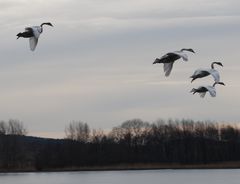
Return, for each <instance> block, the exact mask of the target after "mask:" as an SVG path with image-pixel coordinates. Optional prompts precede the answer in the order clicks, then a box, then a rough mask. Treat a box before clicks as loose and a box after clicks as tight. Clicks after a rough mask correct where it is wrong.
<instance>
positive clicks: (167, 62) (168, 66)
mask: <svg viewBox="0 0 240 184" xmlns="http://www.w3.org/2000/svg"><path fill="white" fill-rule="evenodd" d="M183 51H189V52H193V53H195V52H194V50H193V49H181V50H180V51H175V52H169V53H167V54H165V55H164V56H162V57H161V58H160V59H159V58H156V59H155V61H154V62H153V64H156V63H163V70H164V72H165V76H166V77H168V76H169V75H170V73H171V71H172V67H173V63H174V62H175V61H176V60H178V59H180V58H182V59H183V61H188V56H187V54H186V53H184V52H183Z"/></svg>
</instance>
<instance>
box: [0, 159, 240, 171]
mask: <svg viewBox="0 0 240 184" xmlns="http://www.w3.org/2000/svg"><path fill="white" fill-rule="evenodd" d="M166 169H173V170H194V169H240V161H238V162H221V163H211V164H152V163H151V164H119V165H109V166H82V167H69V168H54V169H53V168H50V169H41V170H37V169H35V168H25V169H0V173H31V172H36V173H37V172H81V171H137V170H166Z"/></svg>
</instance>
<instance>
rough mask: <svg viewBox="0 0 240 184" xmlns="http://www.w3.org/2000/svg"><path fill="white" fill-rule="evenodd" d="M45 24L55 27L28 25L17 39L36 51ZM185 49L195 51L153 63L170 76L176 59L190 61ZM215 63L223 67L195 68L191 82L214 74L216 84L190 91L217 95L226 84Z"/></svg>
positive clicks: (173, 55) (172, 55) (48, 23)
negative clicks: (217, 91)
mask: <svg viewBox="0 0 240 184" xmlns="http://www.w3.org/2000/svg"><path fill="white" fill-rule="evenodd" d="M44 25H48V26H52V27H53V25H52V24H51V23H50V22H45V23H42V24H41V25H40V26H32V27H26V28H25V31H24V32H22V33H18V34H17V35H16V36H17V39H19V38H20V37H22V38H29V45H30V49H31V50H32V51H34V50H35V49H36V46H37V43H38V39H39V37H40V34H41V33H42V32H43V26H44ZM184 51H188V52H192V53H195V52H194V50H193V49H186V48H184V49H181V50H180V51H174V52H169V53H167V54H165V55H164V56H162V57H161V58H156V59H155V61H154V62H153V64H157V63H159V64H160V63H163V70H164V72H165V76H166V77H168V76H169V75H170V73H171V71H172V68H173V64H174V62H175V61H176V60H178V59H180V58H182V59H183V61H188V56H187V54H186V53H185V52H184ZM215 64H216V65H220V66H222V67H223V65H222V63H221V62H213V63H212V64H211V68H210V69H197V70H195V72H194V73H193V75H192V76H190V78H192V81H191V82H193V81H194V80H196V79H198V78H203V77H206V76H209V75H212V77H213V79H214V81H215V82H214V84H213V85H212V86H199V87H198V88H193V89H192V90H191V91H190V92H191V93H193V94H195V93H199V95H200V97H202V98H204V96H205V95H206V93H207V92H209V94H210V95H211V96H212V97H215V96H216V89H215V85H216V84H220V85H225V84H224V83H223V82H220V76H219V72H218V71H217V70H216V69H215V68H214V65H215Z"/></svg>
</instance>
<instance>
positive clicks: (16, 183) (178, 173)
mask: <svg viewBox="0 0 240 184" xmlns="http://www.w3.org/2000/svg"><path fill="white" fill-rule="evenodd" d="M0 183H1V184H48V183H49V184H125V183H129V184H175V183H176V184H188V183H189V184H208V183H209V184H239V183H240V169H227V170H225V169H216V170H215V169H213V170H208V169H207V170H198V169H195V170H147V171H145V170H141V171H97V172H95V171H81V172H42V173H7V174H6V173H3V174H0Z"/></svg>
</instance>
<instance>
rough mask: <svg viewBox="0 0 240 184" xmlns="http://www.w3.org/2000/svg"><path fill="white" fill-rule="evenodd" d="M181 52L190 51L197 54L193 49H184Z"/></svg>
mask: <svg viewBox="0 0 240 184" xmlns="http://www.w3.org/2000/svg"><path fill="white" fill-rule="evenodd" d="M181 51H189V52H192V53H195V51H194V50H193V49H185V48H183V49H181Z"/></svg>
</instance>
